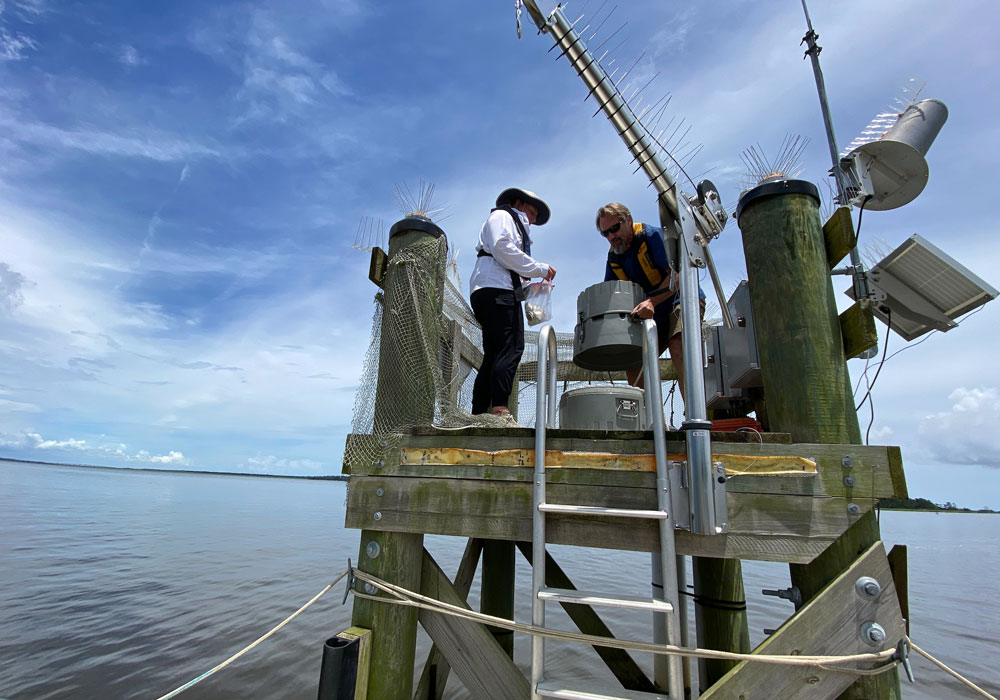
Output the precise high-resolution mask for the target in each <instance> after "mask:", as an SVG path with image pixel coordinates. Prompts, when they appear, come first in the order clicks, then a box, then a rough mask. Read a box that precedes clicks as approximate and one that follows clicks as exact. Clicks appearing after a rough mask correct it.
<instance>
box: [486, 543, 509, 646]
mask: <svg viewBox="0 0 1000 700" xmlns="http://www.w3.org/2000/svg"><path fill="white" fill-rule="evenodd" d="M514 564H515V561H514V543H513V542H509V541H505V540H485V542H484V547H483V577H482V582H481V586H482V588H481V592H480V596H479V610H480V612H482V613H484V614H486V615H492V616H493V617H502V618H505V619H507V620H512V619H514ZM488 629H489V631H490V634H492V635H493V637H494V638H495V639H496V640H497V642H499V643H500V646H501V647H503V650H504V651H505V652H507V656H509V657H510V658H512V659H513V658H514V632H513V630H508V629H504V628H503V627H489V628H488Z"/></svg>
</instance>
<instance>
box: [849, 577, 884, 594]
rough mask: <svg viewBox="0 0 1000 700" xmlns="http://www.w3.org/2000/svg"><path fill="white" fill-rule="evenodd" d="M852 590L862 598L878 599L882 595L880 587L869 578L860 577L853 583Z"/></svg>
mask: <svg viewBox="0 0 1000 700" xmlns="http://www.w3.org/2000/svg"><path fill="white" fill-rule="evenodd" d="M854 590H856V591H857V592H858V595H859V596H861V597H862V598H865V597H867V598H878V597H879V595H881V594H882V586H881V585H879V582H878V581H876V580H875V579H873V578H872V577H871V576H862V577H861V578H859V579H858V580H857V581H856V582H855V583H854Z"/></svg>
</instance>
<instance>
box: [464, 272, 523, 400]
mask: <svg viewBox="0 0 1000 700" xmlns="http://www.w3.org/2000/svg"><path fill="white" fill-rule="evenodd" d="M469 301H470V302H472V312H473V313H474V314H475V315H476V320H477V321H479V325H480V326H481V327H482V329H483V364H482V366H480V368H479V373H478V374H477V375H476V383H475V385H473V387H472V412H473V413H474V414H475V413H487V412H489V410H490V409H491V408H492V407H494V406H506V405H507V401H508V399H509V398H510V391H511V388H512V387H513V386H514V374H515V372H517V365H518V363H520V362H521V354H522V353H523V352H524V316H522V315H521V304H520V302H518V301H515V299H514V292H512V291H510V290H509V289H494V288H492V287H487V288H485V289H477V290H476V291H474V292H473V293H472V296H471V297H470V298H469Z"/></svg>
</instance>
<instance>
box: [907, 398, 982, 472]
mask: <svg viewBox="0 0 1000 700" xmlns="http://www.w3.org/2000/svg"><path fill="white" fill-rule="evenodd" d="M948 400H949V401H951V402H952V405H951V407H950V409H949V410H947V411H941V412H939V413H934V414H931V415H929V416H927V417H926V418H925V419H924V420H923V421H921V423H920V434H921V436H922V437H923V439H924V440H923V442H924V444H925V446H926V448H927V449H928V450H930V452H931V453H932V454H933V456H934V457H936V458H937V459H938V460H940V461H942V462H945V463H947V464H979V465H983V466H989V467H997V468H1000V446H998V445H997V442H996V439H995V437H996V436H995V433H996V429H997V426H1000V392H998V390H997V388H996V387H973V388H971V389H967V388H966V387H959V388H957V389H955V390H954V391H953V392H951V394H949V396H948Z"/></svg>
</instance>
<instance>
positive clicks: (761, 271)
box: [737, 180, 900, 700]
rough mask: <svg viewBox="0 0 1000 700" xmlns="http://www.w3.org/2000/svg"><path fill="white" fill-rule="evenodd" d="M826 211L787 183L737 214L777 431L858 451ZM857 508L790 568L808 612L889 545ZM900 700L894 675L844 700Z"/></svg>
mask: <svg viewBox="0 0 1000 700" xmlns="http://www.w3.org/2000/svg"><path fill="white" fill-rule="evenodd" d="M819 203H820V200H819V191H818V190H817V189H816V186H815V185H813V184H812V183H810V182H805V181H802V180H779V181H776V182H767V183H764V184H762V185H759V186H757V187H756V188H754V189H752V190H750V191H749V192H747V193H745V194H744V195H743V196H742V197H741V198H740V201H739V205H738V207H737V217H738V220H739V226H740V230H741V231H742V234H743V249H744V253H745V255H746V263H747V277H748V280H749V283H750V297H751V304H752V306H753V313H754V323H755V324H756V328H757V349H758V353H759V356H760V363H761V373H762V377H763V383H764V402H765V404H766V405H767V420H768V426H767V427H768V429H769V430H774V431H781V432H787V433H790V434H791V436H792V440H794V441H796V442H815V443H833V444H854V445H858V444H861V429H860V427H859V425H858V416H857V411H856V410H855V407H854V397H853V395H852V392H851V385H850V377H849V375H848V371H847V359H846V355H845V352H844V345H843V340H842V334H841V327H840V320H839V317H838V314H837V304H836V301H835V299H834V293H833V283H832V280H831V278H830V273H829V271H830V268H831V263H830V260H829V257H828V253H827V243H826V241H825V239H824V236H823V230H822V224H821V222H820V217H819ZM839 216H840V217H841V218H842V217H843V212H840V213H839ZM843 473H844V478H845V479H847V478H848V477H851V476H852V472H851V464H850V460H849V459H847V460H846V461H844V463H843ZM845 483H851V481H845ZM849 491H850V490H849V489H848V492H849ZM847 507H848V508H849V509H850V510H849V512H850V513H851V514H852V515H855V516H857V517H856V522H854V523H853V524H852V525H851V527H850V528H849V529H848V530H847V532H845V533H844V534H843V535H842V536H841V537H840V538H839V539H838V541H837V542H836V543H834V544H833V545H831V547H830V548H829V549H827V551H825V552H824V553H823V554H821V555H820V556H819V557H817V558H816V559H815V560H814V561H812V562H810V563H808V564H805V565H797V564H791V566H790V571H791V580H792V585H793V586H795V587H797V588H798V589H799V591H800V593H801V595H802V599H803V602H808V601H809V600H810V599H811V598H812V597H813V596H814V595H816V593H818V592H819V591H820V590H821V589H822V588H823V587H824V586H826V585H827V584H829V583H830V582H831V581H833V580H834V579H835V578H837V576H839V575H840V574H841V572H843V571H845V570H847V569H848V568H849V567H850V566H851V564H852V563H853V562H854V561H855V559H857V557H858V556H859V555H860V554H861V553H863V552H864V551H866V550H867V549H868V548H869V547H871V545H873V544H874V543H875V542H877V541H878V540H879V539H880V536H879V529H878V524H877V523H876V521H875V514H874V511H873V510H871V509H870V508H869V509H862V508H860V506H859V504H856V503H850V504H848V506H847ZM899 693H900V691H899V675H898V673H896V672H890V673H886V674H883V675H880V676H875V677H870V678H862V679H860V680H858V681H857V682H856V683H855V684H854V685H853V686H852V687H851V688H850V689H848V690H847V691H845V693H844V694H843V695H842V696H841V697H842V698H844V699H845V700H846V699H851V700H853V699H855V698H856V699H857V700H861V699H862V698H865V699H868V700H873V699H876V698H877V699H879V700H888V699H889V698H898V697H899Z"/></svg>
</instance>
